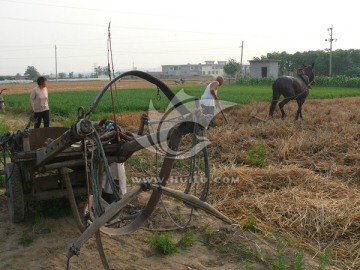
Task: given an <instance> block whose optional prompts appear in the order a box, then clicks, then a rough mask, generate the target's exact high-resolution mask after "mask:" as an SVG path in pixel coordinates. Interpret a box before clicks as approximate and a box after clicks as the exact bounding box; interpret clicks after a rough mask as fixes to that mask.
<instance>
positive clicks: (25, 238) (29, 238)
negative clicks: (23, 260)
mask: <svg viewBox="0 0 360 270" xmlns="http://www.w3.org/2000/svg"><path fill="white" fill-rule="evenodd" d="M33 241H34V239H33V235H32V233H31V232H29V231H23V233H22V234H21V237H20V239H19V244H20V245H22V246H23V247H28V246H29V245H30V244H31V243H32V242H33Z"/></svg>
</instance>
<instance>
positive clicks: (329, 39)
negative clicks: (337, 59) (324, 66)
mask: <svg viewBox="0 0 360 270" xmlns="http://www.w3.org/2000/svg"><path fill="white" fill-rule="evenodd" d="M327 30H328V31H330V34H329V35H330V38H327V39H325V41H329V42H330V49H328V50H329V51H330V63H329V77H331V70H332V43H333V41H337V39H336V38H333V25H331V27H330V28H328V29H327Z"/></svg>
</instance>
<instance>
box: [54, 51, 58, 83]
mask: <svg viewBox="0 0 360 270" xmlns="http://www.w3.org/2000/svg"><path fill="white" fill-rule="evenodd" d="M57 75H58V74H57V48H56V44H55V78H56V81H57V80H58V76H57Z"/></svg>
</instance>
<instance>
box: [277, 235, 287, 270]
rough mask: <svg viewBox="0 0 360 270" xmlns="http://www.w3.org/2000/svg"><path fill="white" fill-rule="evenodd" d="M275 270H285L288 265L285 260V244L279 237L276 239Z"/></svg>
mask: <svg viewBox="0 0 360 270" xmlns="http://www.w3.org/2000/svg"><path fill="white" fill-rule="evenodd" d="M274 268H275V269H276V270H286V269H289V266H288V265H287V262H286V256H285V245H284V242H283V241H282V240H281V239H280V238H277V239H276V261H275V264H274Z"/></svg>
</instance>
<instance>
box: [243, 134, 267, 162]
mask: <svg viewBox="0 0 360 270" xmlns="http://www.w3.org/2000/svg"><path fill="white" fill-rule="evenodd" d="M246 153H247V156H248V157H247V163H248V164H249V165H252V166H256V167H263V166H264V165H265V162H266V146H265V143H264V141H263V140H261V141H259V142H258V143H257V144H256V145H255V146H251V147H249V148H248V149H247V150H246Z"/></svg>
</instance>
